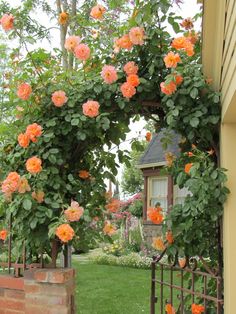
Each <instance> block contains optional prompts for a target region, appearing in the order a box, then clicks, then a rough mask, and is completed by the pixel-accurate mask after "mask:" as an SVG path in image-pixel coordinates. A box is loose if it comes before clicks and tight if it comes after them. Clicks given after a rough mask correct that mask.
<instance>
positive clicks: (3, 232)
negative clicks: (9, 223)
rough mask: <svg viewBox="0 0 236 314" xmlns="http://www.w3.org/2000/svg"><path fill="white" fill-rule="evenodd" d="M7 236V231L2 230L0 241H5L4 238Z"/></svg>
mask: <svg viewBox="0 0 236 314" xmlns="http://www.w3.org/2000/svg"><path fill="white" fill-rule="evenodd" d="M7 234H8V232H7V230H6V229H2V230H1V231H0V240H2V241H5V240H6V238H7Z"/></svg>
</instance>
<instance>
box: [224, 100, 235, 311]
mask: <svg viewBox="0 0 236 314" xmlns="http://www.w3.org/2000/svg"><path fill="white" fill-rule="evenodd" d="M234 105H235V106H236V102H235V104H234ZM221 164H222V166H223V167H225V168H227V169H228V172H227V175H228V183H227V185H228V187H229V189H230V191H231V193H230V195H229V197H228V200H227V203H226V204H225V208H224V234H223V235H224V236H223V240H224V286H225V287H224V293H225V312H224V313H225V314H234V313H236V307H235V300H236V265H235V262H236V123H232V124H222V127H221Z"/></svg>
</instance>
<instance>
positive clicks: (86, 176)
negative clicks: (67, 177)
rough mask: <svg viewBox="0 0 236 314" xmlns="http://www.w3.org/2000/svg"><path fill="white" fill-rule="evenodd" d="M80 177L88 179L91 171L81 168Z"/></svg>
mask: <svg viewBox="0 0 236 314" xmlns="http://www.w3.org/2000/svg"><path fill="white" fill-rule="evenodd" d="M79 177H80V178H81V179H88V178H89V177H90V173H89V172H88V171H87V170H80V171H79Z"/></svg>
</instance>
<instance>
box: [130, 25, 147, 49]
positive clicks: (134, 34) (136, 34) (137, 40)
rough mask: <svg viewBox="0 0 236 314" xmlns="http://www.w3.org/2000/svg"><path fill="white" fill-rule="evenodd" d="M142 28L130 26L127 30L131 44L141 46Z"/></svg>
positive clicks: (142, 40)
mask: <svg viewBox="0 0 236 314" xmlns="http://www.w3.org/2000/svg"><path fill="white" fill-rule="evenodd" d="M144 37H145V34H144V29H143V28H141V27H132V28H131V30H130V31H129V38H130V41H131V42H132V44H134V45H140V46H142V45H143V44H144Z"/></svg>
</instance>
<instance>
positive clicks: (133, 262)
mask: <svg viewBox="0 0 236 314" xmlns="http://www.w3.org/2000/svg"><path fill="white" fill-rule="evenodd" d="M90 259H91V261H92V262H94V263H95V264H100V265H112V266H124V267H132V268H142V269H149V268H150V267H151V262H152V259H151V258H150V257H145V256H141V255H139V254H138V253H130V254H128V255H123V256H120V257H118V256H114V255H111V254H106V253H103V252H101V251H99V252H98V251H97V252H96V253H94V254H92V255H91V256H90Z"/></svg>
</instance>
